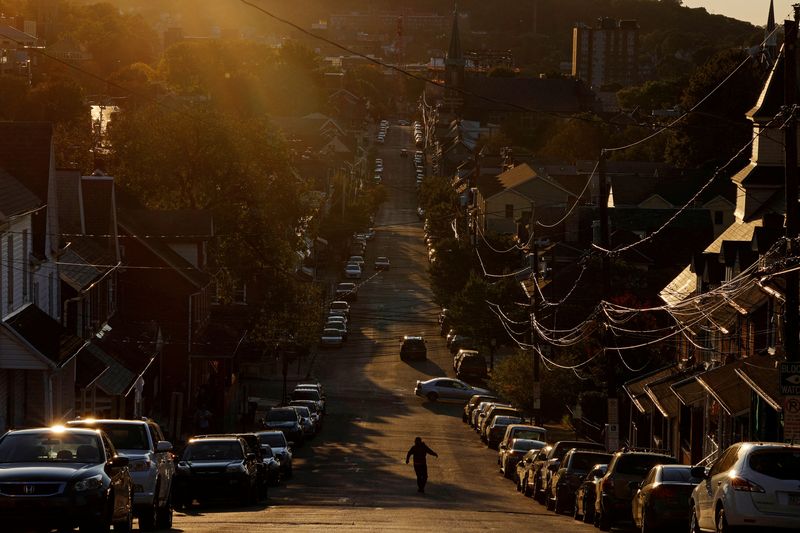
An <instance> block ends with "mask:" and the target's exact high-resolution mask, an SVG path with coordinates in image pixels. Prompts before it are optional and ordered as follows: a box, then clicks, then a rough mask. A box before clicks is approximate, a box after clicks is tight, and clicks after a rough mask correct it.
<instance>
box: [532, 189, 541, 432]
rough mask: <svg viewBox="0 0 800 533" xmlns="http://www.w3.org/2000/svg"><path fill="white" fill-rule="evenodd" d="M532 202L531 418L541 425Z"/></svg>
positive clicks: (536, 282) (534, 234) (537, 266)
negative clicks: (534, 322)
mask: <svg viewBox="0 0 800 533" xmlns="http://www.w3.org/2000/svg"><path fill="white" fill-rule="evenodd" d="M533 207H534V206H533V202H531V218H530V223H529V224H530V231H529V233H530V238H531V239H532V240H533V242H532V244H533V248H532V249H533V254H532V257H531V259H530V261H531V263H530V267H531V280H533V287H532V289H533V290H532V291H531V297H530V308H531V338H530V341H531V344H532V345H533V417H534V421H535V423H536V424H541V423H542V421H541V409H542V383H541V380H540V378H539V359H540V358H541V355H540V354H539V350H540V349H541V347H540V346H539V335H537V333H536V330H535V329H534V327H533V320H534V318H535V317H536V312H537V301H538V299H539V288H538V286H539V245H538V244H537V243H536V232H535V230H534V227H535V221H534V217H533Z"/></svg>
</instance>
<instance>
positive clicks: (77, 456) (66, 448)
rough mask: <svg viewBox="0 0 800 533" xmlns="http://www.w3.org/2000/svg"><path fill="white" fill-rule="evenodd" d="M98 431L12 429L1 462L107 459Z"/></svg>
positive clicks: (0, 453)
mask: <svg viewBox="0 0 800 533" xmlns="http://www.w3.org/2000/svg"><path fill="white" fill-rule="evenodd" d="M101 447H102V444H101V443H100V438H99V437H98V436H97V435H78V434H75V433H56V432H50V431H43V432H41V433H22V434H19V433H18V434H14V433H10V434H7V435H6V436H5V438H3V440H2V441H0V463H52V462H59V463H91V464H97V463H102V462H103V461H104V457H103V451H102V448H101Z"/></svg>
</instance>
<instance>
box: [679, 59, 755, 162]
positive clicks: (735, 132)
mask: <svg viewBox="0 0 800 533" xmlns="http://www.w3.org/2000/svg"><path fill="white" fill-rule="evenodd" d="M744 59H745V53H744V52H742V51H739V50H728V51H725V52H722V53H720V54H717V55H716V56H714V57H713V58H712V59H711V60H710V61H708V62H707V63H706V64H705V65H704V66H703V67H701V68H699V69H697V70H696V71H695V73H694V74H693V75H692V76H691V78H690V79H689V84H688V86H687V87H686V89H685V91H684V93H683V96H682V98H681V107H683V108H684V109H687V110H688V109H691V108H692V107H694V106H695V105H696V104H697V103H698V102H700V101H701V100H702V99H703V98H705V97H706V96H708V95H709V94H710V93H711V91H712V90H714V89H716V91H715V92H714V93H713V94H712V95H711V96H710V97H709V98H708V99H706V100H705V101H704V102H703V103H702V105H701V106H700V107H698V109H697V110H695V111H694V112H692V114H690V115H689V116H688V117H687V118H686V119H684V121H682V122H681V123H679V125H678V127H677V128H676V129H675V130H673V131H672V132H671V134H670V136H669V142H668V145H667V158H668V161H669V162H670V163H672V164H674V165H676V166H680V167H692V166H699V165H701V164H704V163H707V162H712V163H715V164H718V163H722V162H725V161H727V160H728V159H730V158H731V157H733V156H734V155H735V154H736V152H737V151H738V150H739V149H740V148H741V147H742V146H743V145H744V144H745V143H746V142H747V141H748V140H749V139H750V137H751V136H752V124H751V123H750V122H749V121H748V120H747V118H746V117H745V113H746V112H747V111H748V110H749V109H750V108H752V107H753V105H754V104H755V102H756V99H757V98H758V93H759V90H760V88H761V85H762V82H763V79H764V73H763V72H762V71H760V70H759V67H758V65H757V64H756V62H754V61H748V62H747V64H746V65H744V66H743V67H741V68H739V69H738V70H737V71H736V73H735V74H734V75H733V76H732V77H731V78H730V79H728V80H727V81H725V83H724V84H722V82H723V80H725V78H726V77H727V76H728V75H729V74H731V73H732V72H734V70H736V69H737V67H739V64H740V63H742V61H743V60H744ZM720 84H722V85H721V86H720Z"/></svg>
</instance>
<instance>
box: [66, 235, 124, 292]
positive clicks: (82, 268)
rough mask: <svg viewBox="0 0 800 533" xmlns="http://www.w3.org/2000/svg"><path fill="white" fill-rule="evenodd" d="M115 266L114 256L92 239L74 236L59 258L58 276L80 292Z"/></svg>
mask: <svg viewBox="0 0 800 533" xmlns="http://www.w3.org/2000/svg"><path fill="white" fill-rule="evenodd" d="M116 267H117V264H116V258H115V257H112V256H111V254H110V253H109V251H108V250H106V249H104V248H103V247H102V246H100V245H99V244H97V242H95V240H94V239H91V238H89V237H82V236H76V237H72V238H71V239H70V243H69V246H67V248H66V250H64V253H63V255H62V256H61V257H60V258H59V269H58V276H59V278H60V279H62V280H63V281H64V282H65V283H66V284H67V285H69V286H70V287H72V288H73V289H74V290H75V291H78V292H80V291H82V290H84V289H86V288H88V287H89V286H90V285H92V283H93V282H94V281H95V280H97V279H98V278H100V277H102V276H104V275H105V274H106V273H107V272H108V271H109V270H113V269H114V268H116Z"/></svg>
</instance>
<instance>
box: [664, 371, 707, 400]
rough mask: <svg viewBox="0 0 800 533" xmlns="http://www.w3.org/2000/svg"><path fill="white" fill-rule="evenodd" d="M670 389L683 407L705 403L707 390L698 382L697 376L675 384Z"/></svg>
mask: <svg viewBox="0 0 800 533" xmlns="http://www.w3.org/2000/svg"><path fill="white" fill-rule="evenodd" d="M670 388H671V389H672V392H673V393H674V394H675V396H677V397H678V399H679V400H680V401H681V403H682V404H683V405H691V404H693V403H697V402H700V401H703V399H705V397H706V390H705V389H704V388H703V386H702V385H700V383H698V382H697V380H696V379H695V376H691V377H688V378H686V379H682V380H680V381H678V382H676V383H673V384H672V385H670Z"/></svg>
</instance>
